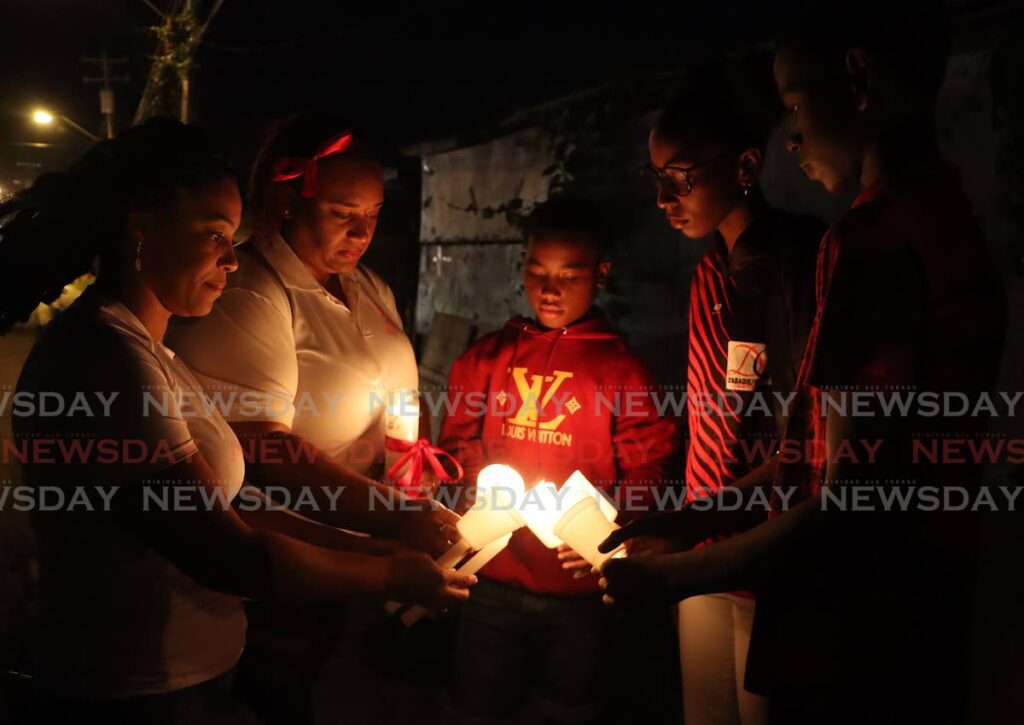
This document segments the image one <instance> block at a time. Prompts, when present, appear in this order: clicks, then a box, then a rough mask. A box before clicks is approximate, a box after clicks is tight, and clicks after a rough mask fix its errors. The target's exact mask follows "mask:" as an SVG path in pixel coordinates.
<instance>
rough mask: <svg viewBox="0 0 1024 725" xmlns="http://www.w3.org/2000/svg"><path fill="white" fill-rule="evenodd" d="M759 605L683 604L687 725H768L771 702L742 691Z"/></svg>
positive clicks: (728, 599)
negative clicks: (756, 611)
mask: <svg viewBox="0 0 1024 725" xmlns="http://www.w3.org/2000/svg"><path fill="white" fill-rule="evenodd" d="M753 620H754V600H753V599H749V598H746V597H737V596H733V595H732V594H711V595H707V596H702V597H690V598H689V599H685V600H683V601H682V602H680V603H679V661H680V664H681V666H682V673H683V722H684V723H685V725H765V723H767V722H768V700H767V698H764V697H762V696H761V695H755V694H754V693H752V692H747V691H746V690H745V689H743V675H744V673H745V672H746V668H747V650H748V649H749V648H750V628H751V624H752V623H753Z"/></svg>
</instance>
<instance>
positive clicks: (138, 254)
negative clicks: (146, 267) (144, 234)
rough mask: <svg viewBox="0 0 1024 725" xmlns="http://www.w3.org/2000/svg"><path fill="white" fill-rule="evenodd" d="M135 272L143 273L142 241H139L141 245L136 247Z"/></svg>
mask: <svg viewBox="0 0 1024 725" xmlns="http://www.w3.org/2000/svg"><path fill="white" fill-rule="evenodd" d="M135 271H136V272H141V271H142V240H141V239H140V240H139V244H138V246H137V247H135Z"/></svg>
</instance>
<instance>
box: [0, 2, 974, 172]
mask: <svg viewBox="0 0 1024 725" xmlns="http://www.w3.org/2000/svg"><path fill="white" fill-rule="evenodd" d="M818 1H822V0H818ZM825 1H827V0H825ZM151 2H152V3H153V4H154V5H156V6H157V7H160V8H166V7H168V6H169V5H170V0H151ZM783 3H786V4H787V5H788V4H792V3H797V4H798V5H799V0H780V1H779V2H767V1H765V0H762V1H760V2H758V1H757V0H731V1H727V2H722V1H719V2H686V1H685V0H674V1H670V2H654V1H652V0H631V1H629V2H626V1H624V0H614V1H610V0H600V1H591V2H576V1H572V2H567V1H564V0H563V1H559V0H547V1H546V2H545V1H542V0H524V1H521V2H494V1H493V0H421V1H420V2H397V1H395V0H364V1H362V2H350V1H348V0H343V1H341V2H313V1H312V0H225V1H224V4H223V6H222V8H221V10H220V12H219V13H218V15H217V16H216V18H215V19H214V20H213V22H212V24H211V26H210V29H209V31H208V33H207V35H206V36H205V38H204V42H203V45H202V47H201V49H200V51H199V54H198V59H197V60H198V64H199V67H198V69H197V71H196V73H195V75H194V79H193V104H192V121H193V122H195V123H197V124H200V125H202V126H205V127H207V128H208V129H209V130H211V131H212V132H213V133H214V134H216V135H217V136H218V137H219V138H220V139H221V140H222V142H224V143H225V144H226V145H227V146H228V147H229V149H230V150H231V152H232V154H233V155H234V157H235V158H236V161H237V163H238V164H239V168H240V169H244V168H245V166H246V165H247V164H248V162H249V161H250V160H251V158H252V155H253V153H254V152H255V149H256V147H257V144H258V140H259V138H260V136H261V134H262V132H263V130H264V129H265V127H266V125H267V123H268V122H269V121H270V120H272V119H273V118H275V117H279V116H282V115H286V114H288V113H291V112H295V111H300V110H310V109H323V110H335V111H339V112H342V113H345V114H346V115H348V116H349V117H351V118H353V119H354V120H355V121H356V122H357V123H359V125H360V126H362V127H363V128H364V129H365V130H368V131H369V132H370V134H371V136H372V137H373V139H374V140H375V142H376V143H377V145H378V147H379V148H380V149H381V150H382V151H383V152H384V153H385V156H387V154H388V153H389V152H394V151H395V150H396V149H398V148H401V147H402V146H403V145H408V144H412V143H418V142H422V141H429V140H436V139H442V138H452V137H465V136H466V135H467V134H469V135H472V134H477V135H479V134H486V133H487V131H488V129H490V128H493V127H494V126H495V124H497V123H498V122H500V121H502V120H504V119H507V118H509V117H511V116H513V115H515V114H516V113H518V112H521V111H523V110H524V109H528V108H531V107H533V106H535V105H536V104H539V103H543V102H545V101H549V100H552V99H555V98H559V97H561V96H564V95H566V94H570V93H574V92H578V91H581V90H585V89H590V88H595V87H600V86H605V85H609V84H621V85H625V86H628V85H629V84H630V83H633V82H636V81H638V80H641V79H644V78H650V77H651V76H652V75H653V74H657V73H659V72H665V71H671V70H673V69H677V68H679V67H680V66H681V65H682V64H683V63H685V61H686V60H687V59H688V58H693V57H697V56H701V55H704V54H706V53H707V52H709V50H711V49H724V48H729V47H734V46H738V45H749V44H750V43H752V42H764V41H767V40H769V39H770V36H771V33H772V28H773V26H774V24H775V22H776V21H777V19H778V17H779V16H780V14H781V13H780V10H779V8H780V6H781V5H782V4H783ZM212 4H213V0H194V6H195V8H196V10H197V15H198V16H199V17H200V18H204V17H205V16H206V14H207V13H208V12H209V8H210V6H211V5H212ZM950 4H951V5H953V6H956V7H957V8H958V9H961V10H962V9H963V8H964V7H970V6H975V5H985V4H986V3H985V2H984V1H982V0H953V2H951V3H950ZM159 21H160V18H159V17H158V16H157V14H156V13H155V12H154V11H153V10H152V9H151V8H150V7H147V5H146V3H145V2H144V0H0V110H2V113H0V187H8V188H9V186H10V180H11V179H12V178H13V177H14V176H15V174H16V169H17V167H16V166H15V164H16V162H17V161H30V162H38V163H42V164H43V167H44V169H49V168H59V167H61V166H63V165H65V164H66V163H68V162H69V161H70V160H72V159H73V158H75V157H76V156H77V155H78V154H80V153H81V152H82V151H83V150H84V148H85V147H86V145H87V141H86V140H85V139H84V138H82V137H81V136H79V135H77V134H75V133H74V132H72V131H67V130H63V129H59V128H40V127H36V126H34V125H33V124H32V123H31V121H30V120H29V117H28V114H29V113H30V112H31V110H32V109H33V108H36V107H40V106H45V107H46V108H49V109H53V110H55V111H57V112H60V113H63V114H65V115H67V116H68V117H70V118H71V119H73V120H75V121H76V122H77V123H79V124H81V125H82V126H84V127H86V128H88V129H89V130H90V131H94V132H99V131H101V129H102V121H101V117H100V114H99V101H98V87H97V86H86V85H85V84H84V83H83V82H82V77H83V76H84V75H95V74H96V71H95V69H94V68H91V67H90V66H87V65H86V64H84V63H82V62H81V60H80V59H81V57H82V56H83V55H93V56H95V55H99V54H100V52H101V51H104V50H105V51H106V52H107V53H108V54H110V55H111V56H123V57H126V58H127V59H128V62H127V63H126V64H125V65H124V66H121V67H120V68H123V72H126V73H127V74H128V75H129V76H130V78H131V81H130V82H129V83H128V84H119V85H118V86H117V87H116V90H117V108H118V114H119V118H118V125H119V126H120V127H124V126H125V125H126V124H128V123H130V121H131V119H132V116H133V114H134V111H135V109H136V106H137V105H138V102H139V97H140V95H141V92H142V88H143V85H144V82H145V79H146V77H147V75H148V73H149V67H150V60H149V57H150V55H151V54H152V52H153V49H154V47H155V40H154V38H153V36H152V34H151V33H150V32H149V30H148V28H149V26H152V25H155V24H157V23H158V22H159ZM26 142H27V143H50V144H55V146H54V147H53V148H44V149H40V148H30V147H26V146H24V145H17V144H24V143H26ZM22 175H24V174H22Z"/></svg>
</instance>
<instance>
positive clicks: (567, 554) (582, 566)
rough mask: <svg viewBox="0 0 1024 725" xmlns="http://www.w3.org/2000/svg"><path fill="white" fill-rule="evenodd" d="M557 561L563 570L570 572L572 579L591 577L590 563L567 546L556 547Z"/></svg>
mask: <svg viewBox="0 0 1024 725" xmlns="http://www.w3.org/2000/svg"><path fill="white" fill-rule="evenodd" d="M558 560H559V561H561V562H562V568H563V569H565V570H566V571H571V572H572V578H573V579H582V578H584V577H588V576H593V570H592V569H593V567H591V566H590V562H589V561H587V560H586V559H584V558H583V557H582V556H580V555H579V554H577V553H576V551H574V550H573V549H572V548H571V547H570V546H569V545H568V544H561V545H560V546H559V547H558Z"/></svg>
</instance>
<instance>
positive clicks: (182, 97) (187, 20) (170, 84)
mask: <svg viewBox="0 0 1024 725" xmlns="http://www.w3.org/2000/svg"><path fill="white" fill-rule="evenodd" d="M142 2H144V3H145V4H146V5H147V6H148V7H149V8H150V9H151V10H152V11H153V12H155V13H156V14H157V15H158V16H159V17H160V19H161V21H162V23H161V24H160V25H159V26H157V27H155V28H153V32H154V34H155V35H156V38H157V47H156V54H155V55H154V57H153V67H152V69H151V70H150V73H149V78H148V79H147V81H146V87H145V89H144V90H143V92H142V99H141V100H140V101H139V107H138V109H137V110H136V111H135V123H139V122H141V121H142V120H143V119H145V118H147V117H149V116H151V115H154V114H157V113H161V112H162V113H164V114H166V115H171V113H177V115H178V117H179V118H180V119H181V121H182V123H188V121H189V96H190V95H191V81H192V72H193V67H194V64H195V60H194V59H195V54H196V51H197V50H198V48H199V44H200V41H201V40H202V38H203V35H204V34H205V33H206V30H207V29H208V28H209V26H210V22H211V21H212V20H213V18H214V16H216V15H217V12H218V11H219V10H220V8H221V5H223V4H224V0H212V4H211V6H210V9H209V11H208V12H207V14H206V19H205V20H202V19H199V18H197V17H196V14H195V11H194V9H193V0H170V2H169V4H168V7H167V9H166V10H161V9H160V8H158V7H157V6H156V5H154V4H153V2H151V0H142Z"/></svg>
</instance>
